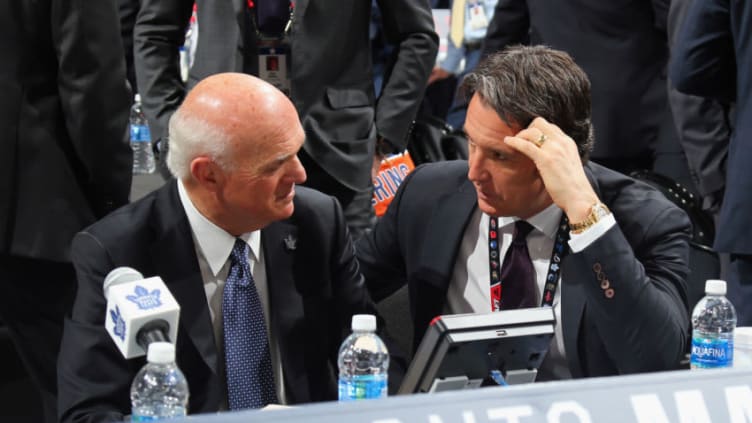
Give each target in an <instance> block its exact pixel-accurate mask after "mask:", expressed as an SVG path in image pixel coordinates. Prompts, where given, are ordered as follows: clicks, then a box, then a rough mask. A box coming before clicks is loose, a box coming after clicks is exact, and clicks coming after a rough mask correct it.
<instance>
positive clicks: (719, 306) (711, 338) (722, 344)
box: [689, 279, 736, 369]
mask: <svg viewBox="0 0 752 423" xmlns="http://www.w3.org/2000/svg"><path fill="white" fill-rule="evenodd" d="M725 295H726V282H725V281H721V280H714V279H711V280H708V281H707V282H705V297H703V298H702V299H701V300H700V301H699V302H698V303H697V305H696V306H695V309H694V311H692V355H691V356H690V360H689V364H690V367H691V368H693V369H710V368H718V367H731V366H732V365H733V363H734V328H735V327H736V311H735V310H734V306H733V304H731V302H730V301H729V300H728V299H727V298H726V297H725Z"/></svg>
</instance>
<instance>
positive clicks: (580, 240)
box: [569, 213, 616, 253]
mask: <svg viewBox="0 0 752 423" xmlns="http://www.w3.org/2000/svg"><path fill="white" fill-rule="evenodd" d="M615 224H616V219H614V214H613V213H611V214H609V215H608V216H606V217H604V218H603V219H601V220H599V221H598V222H597V223H596V224H595V225H593V226H591V227H589V228H587V229H586V230H584V231H583V232H581V233H579V234H573V233H571V232H570V233H569V248H571V249H572V252H573V253H579V252H580V251H582V250H584V249H585V248H587V247H588V246H589V245H590V244H592V243H593V242H595V241H596V240H597V239H598V238H600V237H601V236H603V234H605V233H606V232H608V230H609V229H611V227H612V226H614V225H615Z"/></svg>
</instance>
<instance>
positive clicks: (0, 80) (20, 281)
mask: <svg viewBox="0 0 752 423" xmlns="http://www.w3.org/2000/svg"><path fill="white" fill-rule="evenodd" d="M0 12H1V13H0V51H2V52H3V59H2V60H1V61H0V92H2V93H3V95H2V99H0V133H2V134H3V135H2V137H1V138H0V139H1V141H0V149H1V151H0V173H1V174H2V176H0V287H2V290H3V295H1V296H0V319H2V322H3V323H4V324H5V325H6V326H7V327H8V330H9V332H10V336H11V339H12V341H13V343H14V345H15V347H16V349H17V351H18V352H19V355H20V357H21V359H22V361H23V362H24V364H25V366H26V368H27V370H28V372H29V373H30V375H31V378H32V380H33V381H34V383H35V384H36V386H37V387H38V388H39V391H40V393H41V399H42V406H43V412H44V418H45V420H46V421H50V422H52V421H57V416H56V411H55V410H56V404H55V403H56V392H57V389H56V388H57V373H56V363H57V355H58V350H59V347H60V339H61V335H62V330H63V317H64V314H65V313H66V312H68V311H69V308H70V305H71V302H72V300H73V295H74V293H75V286H76V285H75V274H74V270H73V266H72V265H71V262H70V248H69V246H70V242H71V239H73V235H74V234H75V233H76V232H78V231H79V230H81V229H83V228H84V227H86V226H88V225H89V224H91V223H93V222H94V221H96V220H97V219H99V218H101V217H103V216H104V215H106V214H107V213H109V212H110V211H111V210H114V209H115V208H117V207H119V206H121V205H123V204H126V203H127V202H128V195H129V190H130V185H131V149H130V147H129V146H128V131H127V125H128V112H129V108H130V93H129V91H128V88H127V84H126V77H125V65H124V60H123V47H122V44H121V41H120V37H119V33H118V27H119V25H118V15H117V10H116V7H115V3H114V2H110V1H95V2H87V3H86V5H85V6H82V5H81V4H80V2H77V1H71V0H58V1H49V0H40V1H28V0H19V1H9V2H3V3H2V6H0ZM30 412H31V410H30Z"/></svg>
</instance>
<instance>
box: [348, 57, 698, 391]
mask: <svg viewBox="0 0 752 423" xmlns="http://www.w3.org/2000/svg"><path fill="white" fill-rule="evenodd" d="M464 86H465V88H466V89H467V90H468V92H469V93H470V94H471V95H472V97H471V99H470V103H469V108H468V114H467V119H466V121H465V132H466V133H467V136H468V141H469V160H468V161H467V162H464V161H455V162H443V163H435V164H431V165H425V166H421V167H419V168H417V169H415V171H413V172H412V173H411V174H410V175H409V176H408V177H407V178H406V179H405V181H404V182H403V184H402V185H401V186H400V189H399V192H398V193H397V195H396V197H395V199H394V201H393V202H392V204H391V205H390V207H389V209H388V211H387V213H386V215H385V216H384V217H383V218H382V219H381V220H380V221H379V223H378V224H377V225H376V227H375V228H374V230H373V232H372V233H371V234H369V235H368V236H366V237H364V238H363V239H361V240H360V241H358V245H357V254H358V259H359V261H360V264H361V267H362V269H363V274H364V275H365V277H366V283H367V285H368V288H369V290H370V291H371V293H372V295H373V296H374V298H381V297H383V296H386V295H388V294H390V293H391V292H393V291H394V290H396V289H398V288H399V287H400V286H402V285H404V284H405V283H407V285H408V291H409V296H410V306H411V312H412V317H413V321H414V323H415V333H414V343H415V344H416V345H417V343H418V342H419V341H420V339H421V337H422V335H423V333H424V331H425V330H426V328H427V326H428V325H429V322H430V321H431V320H432V319H433V318H434V317H435V316H437V315H440V314H455V313H468V312H475V313H481V312H491V311H499V310H501V312H502V313H503V310H504V309H511V308H521V307H537V306H550V307H553V308H554V311H555V314H556V316H557V322H558V324H557V326H556V334H555V337H554V340H553V341H552V344H551V347H550V350H549V353H548V355H547V356H546V360H545V361H544V363H543V368H542V369H541V372H540V373H539V379H564V378H570V377H588V376H603V375H615V374H623V373H634V372H644V371H656V370H666V369H672V368H676V367H677V366H678V365H679V363H680V361H681V359H682V358H683V356H684V353H685V347H686V345H687V335H688V326H689V318H688V312H687V299H686V286H685V280H686V278H687V274H688V267H687V256H688V252H689V244H688V240H689V229H690V223H689V220H688V218H687V216H686V215H685V213H684V212H683V211H682V210H680V209H679V208H677V207H676V206H674V205H673V204H672V203H670V202H669V201H668V200H666V199H665V198H664V197H663V196H662V194H661V193H659V192H658V191H656V190H654V189H652V188H651V187H649V186H647V185H645V184H643V183H640V182H637V181H635V180H633V179H631V178H628V177H626V176H624V175H622V174H620V173H617V172H614V171H611V170H609V169H606V168H604V167H602V166H599V165H596V164H593V163H590V162H588V160H587V158H588V153H589V151H590V148H591V146H592V143H593V138H592V130H591V124H590V83H589V81H588V78H587V76H586V75H585V73H584V72H583V71H582V69H580V68H579V67H578V66H577V65H576V64H575V63H574V61H573V60H572V58H571V57H570V56H569V55H568V54H566V53H564V52H561V51H556V50H552V49H549V48H546V47H541V46H539V47H515V48H509V49H506V50H504V51H502V52H500V53H496V54H493V55H491V56H489V57H488V58H487V59H486V60H485V61H484V62H482V63H481V64H480V65H479V67H478V68H476V70H475V71H474V72H472V73H471V74H470V75H469V76H468V77H467V78H466V79H465V82H464Z"/></svg>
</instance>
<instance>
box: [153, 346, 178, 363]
mask: <svg viewBox="0 0 752 423" xmlns="http://www.w3.org/2000/svg"><path fill="white" fill-rule="evenodd" d="M146 361H148V362H149V363H158V364H167V363H172V362H173V361H175V346H174V345H172V344H171V343H169V342H152V343H151V344H149V353H148V354H146Z"/></svg>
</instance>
